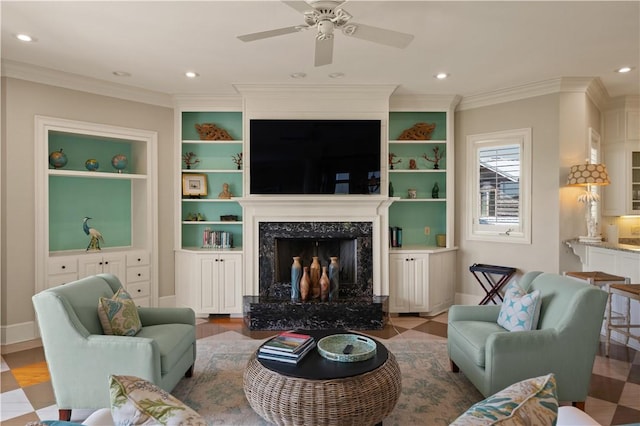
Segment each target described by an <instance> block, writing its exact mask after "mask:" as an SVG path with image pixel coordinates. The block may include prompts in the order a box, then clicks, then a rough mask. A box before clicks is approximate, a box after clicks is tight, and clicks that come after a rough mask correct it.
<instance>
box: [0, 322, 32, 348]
mask: <svg viewBox="0 0 640 426" xmlns="http://www.w3.org/2000/svg"><path fill="white" fill-rule="evenodd" d="M0 335H1V337H0V344H1V345H2V346H3V347H4V346H6V345H13V344H15V343H22V342H26V341H29V340H34V339H38V338H40V331H39V330H38V326H37V325H36V322H35V321H27V322H23V323H19V324H11V325H3V326H2V327H0Z"/></svg>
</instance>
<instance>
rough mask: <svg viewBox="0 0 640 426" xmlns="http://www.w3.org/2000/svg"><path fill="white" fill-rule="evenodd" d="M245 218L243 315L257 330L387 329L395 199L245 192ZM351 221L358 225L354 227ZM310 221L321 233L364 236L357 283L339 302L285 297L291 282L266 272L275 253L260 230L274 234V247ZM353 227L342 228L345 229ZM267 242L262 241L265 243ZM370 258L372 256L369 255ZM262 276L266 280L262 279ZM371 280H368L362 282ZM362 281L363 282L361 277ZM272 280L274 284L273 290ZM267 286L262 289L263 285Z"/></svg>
mask: <svg viewBox="0 0 640 426" xmlns="http://www.w3.org/2000/svg"><path fill="white" fill-rule="evenodd" d="M240 202H241V204H242V205H243V207H244V222H245V226H246V227H248V229H247V231H248V232H246V238H245V240H244V246H245V247H246V250H245V255H246V257H247V262H246V266H247V270H246V275H245V285H246V287H245V292H244V294H245V296H244V298H243V315H244V318H245V322H246V323H247V325H248V326H249V328H250V329H252V330H280V329H291V328H360V329H366V328H370V329H375V328H382V327H383V326H384V323H385V322H386V319H387V318H388V296H386V295H388V282H387V280H383V279H382V277H384V276H386V275H387V274H386V273H384V274H383V271H386V268H387V267H388V261H387V259H388V256H387V254H388V253H387V248H386V247H387V245H388V240H387V238H385V237H386V235H387V232H383V230H386V229H388V223H387V219H386V218H387V214H386V213H387V209H388V207H389V204H390V200H389V198H387V197H384V196H378V195H362V196H351V195H344V196H336V195H333V196H295V197H292V196H287V197H279V196H275V197H269V196H265V197H262V196H260V197H243V198H242V199H241V201H240ZM314 223H315V225H314ZM348 223H353V224H354V225H353V226H352V227H351V228H349V226H348V225H347V224H348ZM308 224H312V225H311V226H312V227H316V228H318V227H319V228H320V229H321V232H325V231H330V232H334V231H338V234H342V237H344V238H345V239H349V238H355V237H359V239H358V243H357V244H358V245H360V246H361V249H362V245H364V246H366V247H365V250H364V252H362V251H360V255H359V257H360V259H359V261H358V263H359V264H358V268H357V269H358V271H357V272H356V276H357V277H359V278H356V280H355V283H353V284H354V286H353V288H351V289H349V290H348V291H346V294H345V296H347V294H348V296H349V297H345V298H342V297H341V298H340V300H339V301H338V302H319V301H311V302H304V303H292V302H291V301H290V299H288V298H286V297H283V296H284V295H285V294H287V293H288V289H286V288H285V286H288V285H289V283H288V282H287V283H280V284H278V283H275V282H267V281H266V280H269V281H275V279H274V274H273V272H272V271H266V273H265V272H264V271H263V273H261V270H260V268H261V257H262V262H269V265H270V266H271V267H272V268H273V266H274V265H273V263H272V262H273V255H267V256H264V255H263V251H264V250H265V248H264V247H261V241H260V232H261V230H262V232H263V234H264V233H265V232H266V234H268V238H267V240H265V241H266V242H267V243H268V244H269V245H270V247H272V246H273V244H274V240H275V239H276V237H278V236H277V235H276V234H277V231H282V232H283V234H282V235H281V237H284V238H288V237H299V236H300V235H301V234H303V233H304V231H303V228H304V227H306V226H307V225H308ZM344 227H346V228H349V230H348V231H345V232H342V231H340V229H342V228H344ZM265 241H263V242H262V243H265ZM367 259H370V261H369V260H367ZM261 280H262V281H263V282H262V284H261ZM363 280H364V281H366V282H365V283H363V282H362V281H363ZM358 281H360V282H358ZM272 285H275V286H276V287H274V289H272V290H268V288H269V287H270V286H272ZM261 286H262V288H261Z"/></svg>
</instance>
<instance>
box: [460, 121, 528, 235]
mask: <svg viewBox="0 0 640 426" xmlns="http://www.w3.org/2000/svg"><path fill="white" fill-rule="evenodd" d="M467 159H468V161H469V164H470V167H469V177H468V185H467V191H468V193H467V199H468V200H469V202H470V205H469V208H468V210H467V212H468V215H467V216H468V226H467V238H468V239H470V240H484V241H500V242H517V243H526V244H530V243H531V209H530V206H531V200H530V194H531V178H530V177H531V129H518V130H507V131H502V132H495V133H485V134H478V135H470V136H467Z"/></svg>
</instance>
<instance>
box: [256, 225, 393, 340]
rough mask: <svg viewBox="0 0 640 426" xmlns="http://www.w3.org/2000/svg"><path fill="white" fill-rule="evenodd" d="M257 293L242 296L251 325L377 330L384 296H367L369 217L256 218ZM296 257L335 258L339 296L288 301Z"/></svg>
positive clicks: (385, 315) (307, 261)
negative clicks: (320, 219) (351, 219)
mask: <svg viewBox="0 0 640 426" xmlns="http://www.w3.org/2000/svg"><path fill="white" fill-rule="evenodd" d="M258 234H259V239H258V245H259V258H258V265H259V270H258V277H259V283H258V288H259V296H245V297H244V317H245V322H246V323H247V326H248V327H249V329H251V330H286V329H293V328H302V329H327V328H354V329H380V328H382V327H384V324H385V323H386V319H387V318H388V309H387V307H388V302H387V299H388V298H387V297H386V296H374V295H373V261H374V259H373V247H372V245H373V224H372V223H371V222H260V223H259V225H258ZM293 256H300V257H301V259H302V263H303V266H309V265H310V264H311V259H312V257H313V256H318V257H319V260H320V263H321V265H322V266H328V264H329V257H331V256H337V257H338V258H339V259H340V292H339V299H338V300H333V301H330V302H321V301H319V300H309V301H306V302H300V301H292V300H291V264H292V260H293V259H292V258H293Z"/></svg>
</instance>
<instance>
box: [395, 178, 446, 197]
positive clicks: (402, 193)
mask: <svg viewBox="0 0 640 426" xmlns="http://www.w3.org/2000/svg"><path fill="white" fill-rule="evenodd" d="M389 181H390V182H391V184H392V185H393V196H394V197H400V198H408V196H407V191H408V190H409V189H410V188H411V189H415V190H416V191H417V198H433V197H432V196H431V193H432V190H433V186H434V184H435V183H436V182H437V183H438V188H439V191H438V198H446V196H447V178H446V175H445V174H444V173H436V172H434V173H389Z"/></svg>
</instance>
